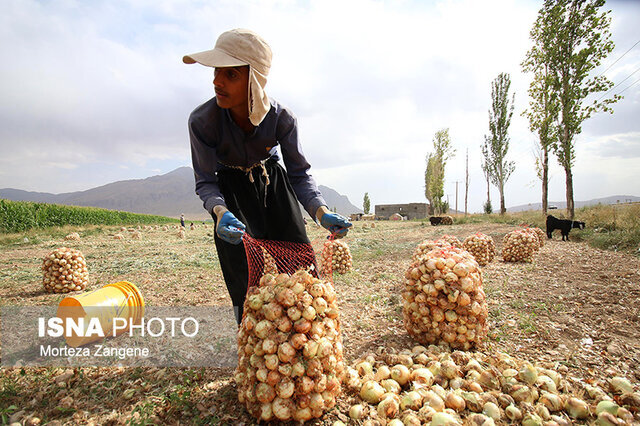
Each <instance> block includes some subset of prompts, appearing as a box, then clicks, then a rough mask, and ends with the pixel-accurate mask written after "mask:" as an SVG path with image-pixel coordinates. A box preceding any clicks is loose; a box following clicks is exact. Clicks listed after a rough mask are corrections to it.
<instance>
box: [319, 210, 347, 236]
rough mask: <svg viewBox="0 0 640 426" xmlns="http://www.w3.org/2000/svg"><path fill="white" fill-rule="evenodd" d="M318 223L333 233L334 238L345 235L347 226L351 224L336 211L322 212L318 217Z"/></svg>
mask: <svg viewBox="0 0 640 426" xmlns="http://www.w3.org/2000/svg"><path fill="white" fill-rule="evenodd" d="M320 225H322V226H323V227H324V228H326V229H328V230H329V232H331V233H332V234H335V236H336V238H342V237H344V236H345V235H347V231H348V230H349V229H348V228H350V227H351V226H353V225H352V223H351V222H349V219H347V218H346V217H344V216H342V215H339V214H338V213H325V214H323V215H322V217H321V218H320Z"/></svg>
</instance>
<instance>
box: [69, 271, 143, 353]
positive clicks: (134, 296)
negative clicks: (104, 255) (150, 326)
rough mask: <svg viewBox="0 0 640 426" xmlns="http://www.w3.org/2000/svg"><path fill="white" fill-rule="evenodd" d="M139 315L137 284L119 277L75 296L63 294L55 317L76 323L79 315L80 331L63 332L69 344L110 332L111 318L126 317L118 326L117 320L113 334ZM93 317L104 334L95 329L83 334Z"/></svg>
mask: <svg viewBox="0 0 640 426" xmlns="http://www.w3.org/2000/svg"><path fill="white" fill-rule="evenodd" d="M143 316H144V298H143V297H142V293H141V292H140V290H139V289H138V287H136V286H135V284H133V283H130V282H129V281H119V282H117V283H113V284H107V285H105V286H103V287H102V288H99V289H97V290H93V291H89V292H87V293H84V294H81V295H78V296H68V297H65V298H64V299H62V301H60V304H59V305H58V312H57V317H58V318H61V319H62V320H63V323H64V324H65V325H66V324H67V321H68V319H72V320H73V321H74V323H76V324H77V323H79V321H78V319H83V326H84V331H81V332H80V333H78V332H77V330H70V331H69V332H65V340H66V342H67V345H69V346H71V347H77V346H81V345H85V344H87V343H91V342H95V341H97V340H102V339H103V338H104V337H111V336H114V334H113V322H114V318H116V317H119V318H123V319H124V320H125V321H126V326H124V327H121V323H119V324H118V330H117V332H116V333H115V335H116V336H117V335H119V334H121V333H123V332H124V331H126V330H128V329H129V325H130V324H140V321H141V319H142V317H143ZM93 318H98V321H99V322H100V326H101V328H102V331H103V333H104V337H102V336H100V335H99V334H96V333H94V334H93V335H87V334H89V333H87V331H91V330H87V328H88V327H89V323H90V322H91V321H94V322H95V320H93ZM65 330H66V328H65Z"/></svg>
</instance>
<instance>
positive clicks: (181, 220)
mask: <svg viewBox="0 0 640 426" xmlns="http://www.w3.org/2000/svg"><path fill="white" fill-rule="evenodd" d="M180 226H182V227H183V228H184V215H183V214H181V215H180Z"/></svg>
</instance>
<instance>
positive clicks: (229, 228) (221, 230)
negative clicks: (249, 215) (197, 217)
mask: <svg viewBox="0 0 640 426" xmlns="http://www.w3.org/2000/svg"><path fill="white" fill-rule="evenodd" d="M245 229H246V227H245V226H244V223H242V222H240V221H239V220H238V219H237V218H236V217H235V216H234V215H233V213H231V212H230V211H226V212H224V214H223V215H222V217H221V218H220V220H219V221H218V226H217V227H216V234H218V237H220V239H221V240H222V241H226V242H228V243H231V244H235V245H237V244H240V242H241V241H242V236H243V235H244V230H245Z"/></svg>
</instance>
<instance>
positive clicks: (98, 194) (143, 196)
mask: <svg viewBox="0 0 640 426" xmlns="http://www.w3.org/2000/svg"><path fill="white" fill-rule="evenodd" d="M318 188H319V189H320V191H321V192H322V195H323V196H324V199H325V201H326V202H327V205H328V207H329V208H330V209H332V210H333V209H335V210H336V211H337V212H338V213H340V214H342V215H345V216H349V215H350V214H352V213H362V209H360V208H358V207H356V206H354V205H353V204H352V203H351V202H350V201H349V199H348V198H347V196H345V195H342V194H340V193H339V192H338V191H336V190H334V189H332V188H329V187H327V186H323V185H320V186H319V187H318ZM0 198H4V199H8V200H13V201H33V202H40V203H52V204H66V205H73V206H91V207H101V208H105V209H111V210H120V211H128V212H133V213H145V214H155V215H161V216H168V217H179V216H180V214H182V213H184V215H185V216H186V218H187V219H192V220H205V219H210V216H209V214H208V213H207V212H206V211H205V210H204V208H203V207H202V201H200V198H198V196H197V195H196V194H195V190H194V178H193V169H192V168H191V167H180V168H177V169H175V170H173V171H171V172H169V173H166V174H163V175H157V176H151V177H148V178H146V179H131V180H122V181H118V182H113V183H109V184H106V185H102V186H99V187H96V188H92V189H88V190H85V191H77V192H67V193H63V194H51V193H46V192H30V191H23V190H20V189H13V188H4V189H0ZM638 201H640V197H635V196H631V195H614V196H611V197H604V198H597V199H593V200H588V201H576V202H575V206H576V208H579V207H583V206H591V205H596V204H617V203H627V202H638ZM549 206H555V207H557V208H558V209H564V208H565V207H566V203H565V202H564V201H550V202H549ZM372 207H373V206H372ZM541 208H542V205H541V203H530V204H522V205H519V206H514V207H509V208H507V211H509V212H519V211H526V210H540V209H541Z"/></svg>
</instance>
